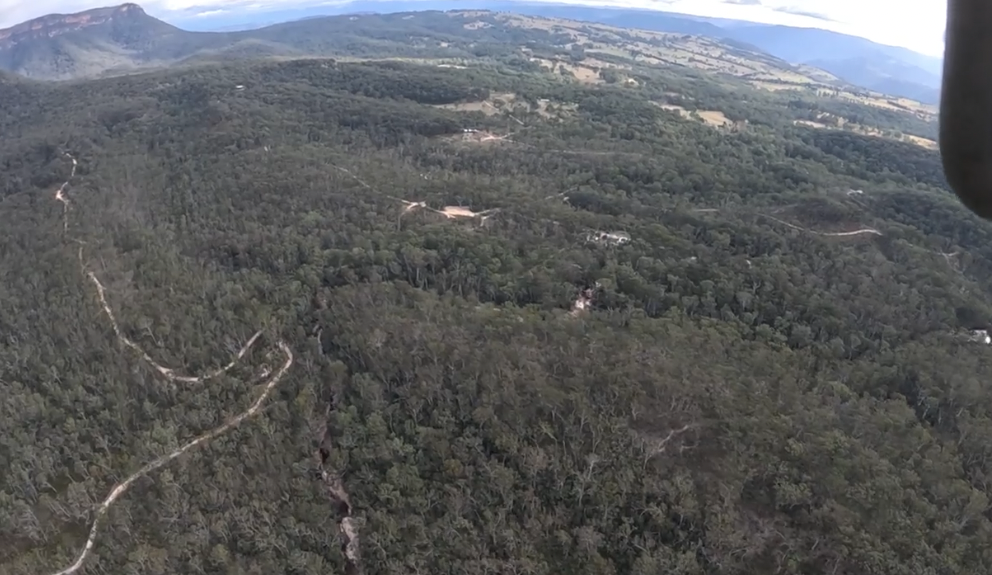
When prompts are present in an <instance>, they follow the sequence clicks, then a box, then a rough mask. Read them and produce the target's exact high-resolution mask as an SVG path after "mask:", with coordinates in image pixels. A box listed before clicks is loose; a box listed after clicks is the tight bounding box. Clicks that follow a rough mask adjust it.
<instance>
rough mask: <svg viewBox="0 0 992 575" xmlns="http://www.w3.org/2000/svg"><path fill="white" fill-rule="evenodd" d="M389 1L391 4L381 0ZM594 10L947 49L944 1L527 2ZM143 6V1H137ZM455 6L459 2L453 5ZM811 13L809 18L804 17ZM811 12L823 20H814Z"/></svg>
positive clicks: (198, 9)
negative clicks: (821, 31)
mask: <svg viewBox="0 0 992 575" xmlns="http://www.w3.org/2000/svg"><path fill="white" fill-rule="evenodd" d="M116 1H117V0H105V1H103V2H101V1H100V0H33V1H31V2H28V1H27V0H0V28H2V27H6V26H12V25H14V24H17V23H18V22H22V21H24V20H28V19H30V18H35V17H38V16H42V15H44V14H49V13H53V12H60V13H72V12H78V11H81V10H85V9H87V8H93V7H95V6H99V5H108V4H114V3H115V2H116ZM382 1H383V2H384V3H388V0H382ZM529 1H557V2H570V3H573V4H586V5H595V6H613V7H629V8H649V9H657V10H665V11H671V12H680V13H683V14H692V15H696V16H710V17H717V18H730V19H740V20H749V21H753V22H761V23H766V24H783V25H787V26H802V27H811V28H825V29H828V30H833V31H835V32H842V33H845V34H853V35H856V36H862V37H865V38H868V39H869V40H873V41H875V42H880V43H883V44H891V45H894V46H903V47H906V48H910V49H912V50H916V51H918V52H922V53H924V54H930V55H940V53H941V52H942V51H943V45H944V43H943V39H944V21H945V5H946V4H945V0H529ZM139 2H140V0H139ZM140 3H141V5H142V6H143V7H144V8H145V10H147V11H148V12H149V13H150V14H152V15H154V16H158V17H161V18H164V19H169V17H170V16H171V15H177V14H179V13H185V14H190V13H202V12H210V11H213V10H228V11H234V10H264V9H275V8H291V7H295V6H307V5H317V4H338V3H340V2H336V1H333V0H332V1H326V0H325V1H323V2H321V1H315V0H295V1H294V0H147V1H145V2H140ZM451 5H452V8H455V7H457V5H458V2H457V1H456V0H453V1H452V2H451ZM803 14H807V15H803ZM809 14H815V15H820V16H823V17H824V18H826V19H821V18H816V17H813V16H810V15H809Z"/></svg>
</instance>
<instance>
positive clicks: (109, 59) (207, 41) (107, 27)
mask: <svg viewBox="0 0 992 575" xmlns="http://www.w3.org/2000/svg"><path fill="white" fill-rule="evenodd" d="M222 39H223V35H219V34H203V33H196V32H187V31H185V30H181V29H179V28H176V27H175V26H172V25H170V24H167V23H165V22H162V21H161V20H158V19H156V18H153V17H151V16H149V15H148V14H146V13H145V11H144V10H142V9H141V7H140V6H138V5H136V4H123V5H120V6H116V7H108V8H97V9H94V10H87V11H85V12H79V13H76V14H51V15H48V16H43V17H41V18H36V19H34V20H30V21H28V22H24V23H22V24H19V25H17V26H14V27H12V28H7V29H6V30H0V69H2V70H7V71H11V72H15V73H17V74H20V75H22V76H27V77H32V78H39V79H46V80H51V79H68V78H76V77H86V76H93V75H97V74H100V73H102V72H105V71H107V70H114V69H121V68H135V67H142V66H148V65H154V64H156V63H165V62H169V61H172V60H175V59H177V58H181V57H183V56H185V55H188V54H190V53H193V52H195V51H197V50H200V49H203V48H206V47H208V46H210V45H211V43H217V42H218V41H221V40H222Z"/></svg>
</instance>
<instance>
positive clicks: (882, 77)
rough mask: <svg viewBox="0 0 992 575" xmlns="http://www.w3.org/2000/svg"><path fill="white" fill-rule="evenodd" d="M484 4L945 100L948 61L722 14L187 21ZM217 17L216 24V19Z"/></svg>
mask: <svg viewBox="0 0 992 575" xmlns="http://www.w3.org/2000/svg"><path fill="white" fill-rule="evenodd" d="M452 8H458V9H464V10H469V9H479V10H496V11H508V12H516V13H520V14H527V15H533V16H545V17H553V18H566V19H570V20H583V21H588V22H597V23H602V24H609V25H612V26H619V27H624V28H640V29H646V30H657V31H662V32H676V33H681V34H695V35H700V36H707V37H710V38H716V39H733V40H736V41H739V42H745V43H747V44H749V45H751V46H753V47H755V48H757V49H759V50H763V51H765V52H767V53H769V54H771V55H773V56H776V57H778V58H782V59H783V60H785V61H787V62H791V63H793V64H808V65H811V66H816V67H817V68H821V69H823V70H826V71H828V72H830V73H831V74H834V75H835V76H837V77H839V78H842V79H844V80H846V81H848V82H850V83H852V84H856V85H859V86H862V87H865V88H868V89H871V90H876V91H879V92H883V93H887V94H892V95H895V96H903V97H907V98H913V99H916V100H920V101H923V102H927V103H931V104H936V103H937V101H938V100H939V95H940V94H939V92H940V77H941V59H940V58H935V57H932V56H926V55H923V54H918V53H916V52H913V51H911V50H907V49H905V48H899V47H895V46H885V45H882V44H878V43H875V42H872V41H870V40H866V39H864V38H859V37H857V36H850V35H847V34H839V33H837V32H830V31H828V30H819V29H815V28H797V27H792V26H775V25H764V24H753V23H750V22H742V21H739V20H727V19H723V18H705V17H698V16H689V15H684V14H675V13H667V12H660V11H657V10H630V9H620V8H598V7H589V6H577V5H569V4H545V3H542V4H535V3H528V2H526V1H522V2H516V1H513V0H492V1H490V0H467V1H459V2H452V1H445V0H422V1H418V2H405V1H402V0H396V1H381V0H380V1H367V0H360V1H356V2H349V3H344V4H337V5H334V6H318V7H309V8H298V9H285V10H277V11H270V12H262V13H258V14H255V15H251V14H242V15H224V16H218V17H217V18H216V19H211V18H196V19H193V18H191V19H189V20H186V21H183V25H184V26H196V27H197V28H198V29H209V28H210V27H211V26H213V29H215V30H221V29H226V28H228V27H230V26H238V27H240V28H242V29H244V28H251V27H253V22H254V23H255V24H254V27H258V26H261V25H264V24H265V23H269V22H272V21H275V20H281V21H289V20H296V19H302V18H308V17H314V16H318V15H333V14H346V13H359V12H376V13H394V12H403V11H413V10H446V9H452ZM211 22H212V24H211Z"/></svg>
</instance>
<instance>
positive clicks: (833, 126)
mask: <svg viewBox="0 0 992 575" xmlns="http://www.w3.org/2000/svg"><path fill="white" fill-rule="evenodd" d="M818 118H819V119H821V120H826V121H829V122H830V124H827V123H824V122H815V121H812V120H794V121H793V124H796V125H798V126H808V127H810V128H817V129H820V130H846V131H849V132H854V133H856V134H862V135H865V136H872V137H875V138H885V139H887V140H893V141H897V142H907V143H909V144H914V145H917V146H920V147H921V148H927V149H929V150H936V149H937V148H938V146H937V142H935V141H934V140H931V139H929V138H923V137H920V136H913V135H911V134H902V135H901V136H899V137H897V136H894V135H891V134H887V133H884V132H882V131H880V130H877V129H875V128H870V127H868V126H862V125H860V124H855V123H854V122H851V121H849V120H848V119H847V118H841V117H838V116H834V115H832V114H820V115H819V117H818Z"/></svg>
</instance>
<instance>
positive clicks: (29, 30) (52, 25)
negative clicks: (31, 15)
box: [0, 4, 147, 50]
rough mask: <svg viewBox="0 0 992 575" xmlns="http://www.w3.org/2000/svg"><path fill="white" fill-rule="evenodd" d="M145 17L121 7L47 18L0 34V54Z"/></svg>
mask: <svg viewBox="0 0 992 575" xmlns="http://www.w3.org/2000/svg"><path fill="white" fill-rule="evenodd" d="M141 17H147V14H145V11H144V10H142V8H141V6H138V5H137V4H122V5H120V6H115V7H110V8H96V9H94V10H87V11H85V12H79V13H76V14H49V15H47V16H42V17H40V18H35V19H34V20H28V21H27V22H23V23H21V24H18V25H16V26H13V27H11V28H7V29H4V30H0V50H5V49H11V48H14V47H16V46H18V45H20V44H23V43H25V42H31V41H34V40H43V39H45V38H55V37H57V36H62V35H65V34H68V33H71V32H77V31H80V30H83V29H85V28H90V27H93V26H99V25H101V24H107V23H111V22H113V21H114V20H119V19H135V18H141Z"/></svg>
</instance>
